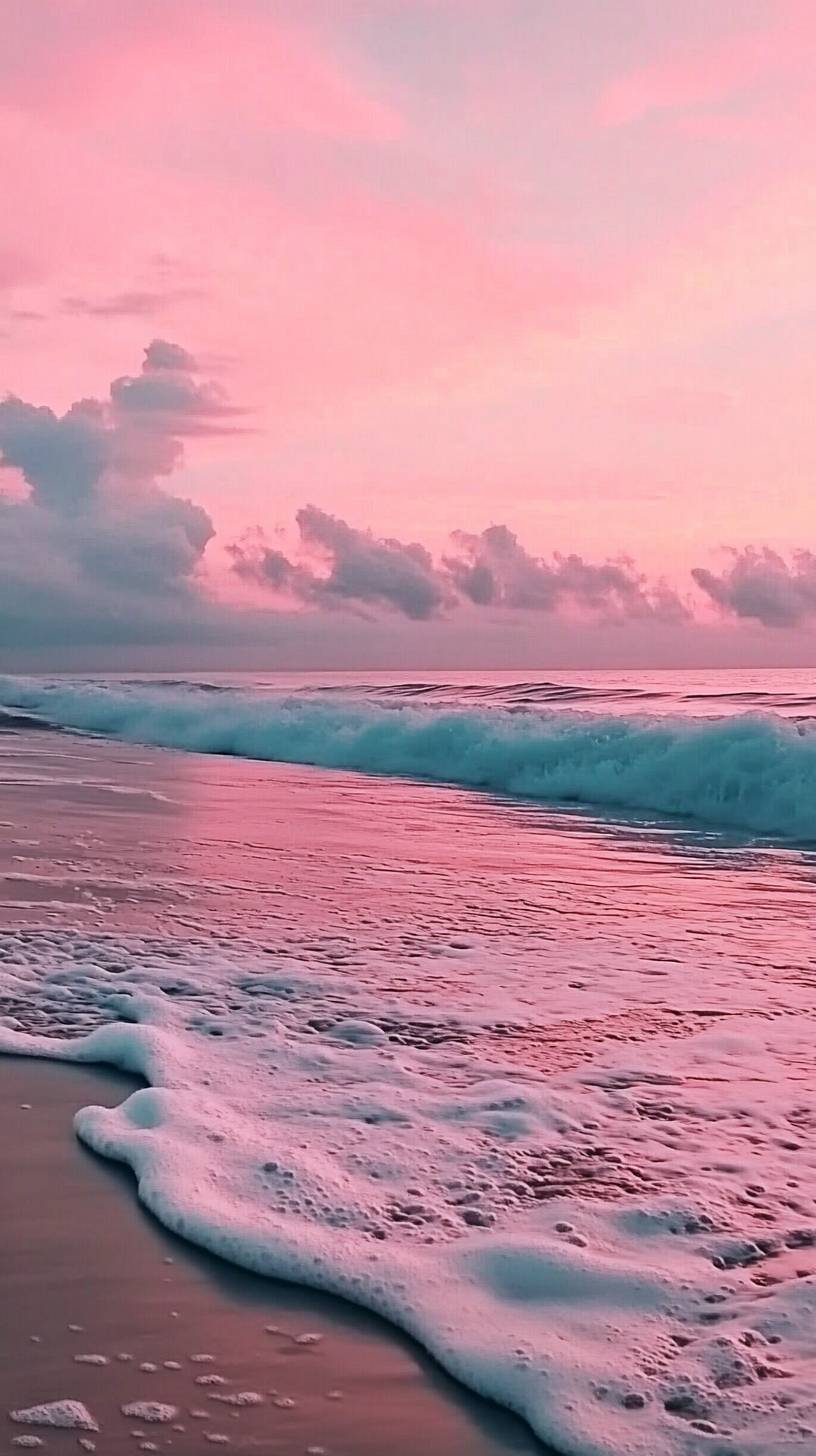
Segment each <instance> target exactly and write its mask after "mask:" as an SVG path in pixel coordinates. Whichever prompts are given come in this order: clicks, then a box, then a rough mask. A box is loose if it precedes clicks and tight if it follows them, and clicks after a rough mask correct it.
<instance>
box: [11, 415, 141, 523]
mask: <svg viewBox="0 0 816 1456" xmlns="http://www.w3.org/2000/svg"><path fill="white" fill-rule="evenodd" d="M112 452H113V433H112V431H111V429H110V428H109V426H108V425H107V423H106V420H105V416H104V408H103V406H102V405H101V404H99V403H98V402H97V401H95V400H81V401H79V402H78V403H77V404H73V405H71V408H70V409H69V410H67V411H66V413H65V414H64V415H61V416H60V415H56V414H55V413H54V411H53V410H51V409H49V408H48V407H47V406H46V405H40V406H36V405H33V404H26V403H25V401H24V400H21V399H16V398H15V397H14V396H13V395H12V396H9V397H8V398H7V399H5V400H2V401H0V461H1V462H2V463H3V464H5V465H13V466H16V467H17V469H18V470H20V471H21V472H22V474H23V476H24V478H25V480H26V481H27V482H28V484H29V485H30V486H31V490H32V493H33V495H34V497H35V499H36V500H37V501H38V502H39V503H40V504H41V505H43V506H46V507H47V508H49V509H53V510H58V511H65V510H73V509H74V508H75V507H77V506H82V505H85V504H87V503H88V501H89V500H90V498H91V496H92V495H93V492H94V489H95V487H96V486H97V484H98V482H99V480H100V478H101V476H102V474H103V473H104V471H105V470H106V469H107V467H108V465H109V464H110V462H111V458H112Z"/></svg>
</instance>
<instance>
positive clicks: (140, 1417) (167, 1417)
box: [122, 1400, 179, 1425]
mask: <svg viewBox="0 0 816 1456" xmlns="http://www.w3.org/2000/svg"><path fill="white" fill-rule="evenodd" d="M178 1413H179V1411H178V1406H176V1405H165V1404H164V1402H163V1401H160V1400H132V1401H130V1403H129V1404H128V1405H123V1406H122V1415H123V1416H131V1417H132V1418H133V1419H134V1420H136V1421H149V1422H155V1423H157V1424H159V1425H167V1424H169V1422H170V1421H174V1420H175V1419H176V1417H177V1415H178Z"/></svg>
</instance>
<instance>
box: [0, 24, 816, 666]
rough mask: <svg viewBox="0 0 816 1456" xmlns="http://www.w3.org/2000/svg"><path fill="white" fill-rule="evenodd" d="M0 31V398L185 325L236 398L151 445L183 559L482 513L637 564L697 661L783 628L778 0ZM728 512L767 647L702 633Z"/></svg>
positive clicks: (550, 547) (43, 389) (98, 371)
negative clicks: (676, 617)
mask: <svg viewBox="0 0 816 1456" xmlns="http://www.w3.org/2000/svg"><path fill="white" fill-rule="evenodd" d="M0 33H2V36H3V46H2V50H0V169H1V170H0V175H2V177H3V183H4V187H3V192H4V198H5V204H4V211H3V222H2V228H0V394H2V393H4V392H6V391H8V392H10V393H13V394H14V395H15V396H18V397H19V398H21V399H22V400H25V401H30V402H32V403H34V404H38V405H41V404H48V405H50V406H51V407H52V408H53V409H55V410H56V411H58V412H62V411H64V410H65V409H67V408H68V406H69V405H70V404H71V402H72V401H75V400H80V399H83V398H85V397H89V396H92V397H96V398H102V399H106V398H107V395H108V390H109V387H110V382H111V380H114V379H117V378H119V377H120V376H122V375H125V374H128V375H136V374H138V370H139V364H140V360H141V358H142V355H143V351H144V349H145V346H146V344H147V343H148V342H149V340H151V339H153V338H161V339H168V340H173V341H177V342H178V343H179V344H180V345H183V346H184V348H185V349H187V350H189V351H190V352H191V354H192V355H193V356H195V359H196V361H197V365H198V369H199V373H200V375H201V377H202V378H205V379H207V380H213V381H215V382H216V383H217V385H218V387H219V389H221V390H223V391H224V397H225V398H226V397H227V396H228V397H229V399H230V400H231V401H232V402H233V403H234V405H235V406H236V408H238V409H240V410H241V411H245V413H242V414H240V416H236V421H240V428H236V429H235V430H232V431H230V432H227V433H221V432H220V431H211V430H210V429H209V428H208V429H206V430H205V429H202V430H201V431H191V432H190V433H189V437H188V438H187V439H186V445H185V455H184V463H183V465H182V466H181V468H179V469H177V470H176V472H175V474H174V476H173V486H172V489H173V492H174V493H176V494H178V495H180V496H182V497H188V496H189V497H190V498H192V499H193V500H194V501H195V502H196V503H197V504H199V505H201V506H202V507H203V508H204V509H205V510H206V511H207V512H208V514H209V516H210V517H211V519H212V522H213V525H214V527H215V536H214V537H213V539H212V540H211V541H210V543H209V545H208V547H207V550H206V558H205V560H204V561H203V562H202V563H200V564H199V565H200V570H201V571H205V572H206V574H207V577H208V580H209V581H210V582H211V583H212V584H214V586H215V589H217V590H218V591H220V592H221V593H222V594H223V593H234V594H236V596H237V597H241V596H242V594H245V593H246V592H247V591H250V587H249V586H248V585H247V580H246V579H244V580H243V582H242V581H241V580H239V579H238V578H236V577H235V574H234V572H231V571H230V569H229V567H230V558H229V556H228V553H227V549H226V548H227V547H228V546H229V544H230V543H231V542H233V541H235V540H237V539H239V538H241V537H242V536H243V533H244V532H245V531H246V530H247V529H248V528H252V527H256V526H261V527H262V528H263V530H264V532H265V533H266V537H267V539H268V540H272V541H275V542H276V543H277V544H278V545H280V546H281V548H282V549H284V550H285V551H287V552H289V553H290V555H291V554H292V553H293V552H294V553H295V555H296V554H297V551H298V549H299V546H298V539H299V538H298V532H297V529H296V527H295V516H296V513H297V511H298V510H299V509H300V508H302V507H303V505H304V504H305V503H307V502H311V503H313V504H314V505H316V506H317V507H319V508H320V509H321V510H322V511H324V512H326V513H329V514H330V515H333V516H338V517H341V518H342V519H343V520H347V521H349V522H351V523H353V525H354V526H356V527H359V528H369V529H370V530H371V531H372V532H373V533H374V534H375V536H377V537H388V538H391V537H393V538H397V539H398V540H400V541H408V542H412V541H417V540H418V541H421V542H422V543H423V544H424V545H425V546H426V547H427V548H428V549H429V551H430V552H431V553H432V554H433V556H434V557H435V558H436V557H441V556H443V555H444V554H445V553H446V552H447V551H448V550H449V536H450V533H451V532H454V531H459V532H465V533H479V532H481V531H483V530H484V528H485V527H488V526H490V525H491V524H498V523H501V524H506V525H507V526H508V527H509V528H510V529H511V530H512V531H513V532H515V533H516V534H517V536H518V537H519V539H520V541H522V542H523V544H524V548H525V550H526V551H527V552H528V553H531V554H532V555H533V556H535V557H544V558H548V559H549V558H550V557H551V555H552V553H553V552H560V553H563V554H564V555H569V554H570V553H575V554H577V555H578V556H580V557H581V558H583V559H585V560H587V561H592V562H601V561H603V560H605V559H607V558H617V557H619V556H621V555H625V556H627V557H629V558H632V559H633V560H634V561H635V562H636V563H637V570H638V572H643V573H645V574H646V575H647V576H648V578H649V579H650V581H651V580H656V579H657V578H660V577H663V578H665V579H666V580H667V581H668V583H669V584H670V585H671V586H672V587H673V588H674V589H675V590H676V591H677V592H678V593H679V594H680V595H681V597H682V598H683V600H684V601H685V600H686V598H688V601H689V602H690V603H691V604H692V611H693V613H694V615H695V617H697V618H699V619H700V621H702V622H703V624H705V623H706V622H708V623H710V633H711V635H710V638H709V641H710V643H711V644H713V645H711V646H710V647H708V648H706V649H705V652H702V656H704V657H706V655H707V660H710V659H711V658H712V656H713V657H714V658H715V659H718V660H719V658H722V660H734V659H735V658H736V660H742V658H741V657H740V652H743V656H744V655H745V652H747V654H748V656H749V657H750V656H751V654H752V653H753V655H754V656H755V657H756V655H757V654H759V656H761V657H764V660H773V654H774V652H776V651H777V650H778V651H779V653H780V654H781V658H785V659H786V660H789V661H791V660H808V658H809V652H808V648H807V635H808V634H807V632H806V628H807V624H808V621H809V620H810V616H811V613H812V611H814V610H816V567H813V566H812V563H811V564H808V562H809V559H808V558H801V557H800V558H799V564H798V565H796V564H792V563H793V553H795V552H803V551H805V552H806V551H808V549H809V548H810V547H812V546H813V547H816V509H815V508H814V504H813V481H814V479H816V430H814V428H813V423H812V417H813V403H812V394H813V365H812V332H813V326H814V321H816V304H814V283H813V279H814V267H815V266H816V125H814V121H816V117H814V109H816V104H815V103H814V99H813V98H814V96H816V88H814V80H816V74H814V73H816V60H815V59H814V55H815V54H816V51H815V50H814V43H816V10H814V7H813V5H812V4H810V3H803V0H723V3H720V4H714V5H712V3H711V0H661V3H660V4H657V5H656V4H654V0H615V3H614V4H610V3H609V0H117V3H116V4H115V5H112V4H111V3H110V0H0ZM4 473H6V472H4ZM7 487H8V490H9V491H11V489H12V482H11V477H10V475H9V480H8V482H7ZM18 487H19V480H15V482H14V488H15V489H16V488H18ZM279 530H281V531H282V534H280V535H276V532H278V531H279ZM749 546H750V547H753V548H755V550H756V551H758V552H762V551H764V550H765V548H768V549H769V550H771V551H773V552H775V553H777V554H778V555H779V556H780V557H781V558H783V564H784V569H785V571H786V572H787V571H791V572H792V573H793V574H794V576H795V579H796V580H795V587H796V591H797V592H798V593H799V596H797V602H798V603H799V606H798V607H797V609H796V611H795V612H794V614H793V617H792V618H791V622H790V624H787V623H785V622H780V623H773V622H771V626H774V625H777V626H781V627H782V628H783V629H784V628H785V626H786V625H792V626H793V627H795V628H796V629H797V630H796V631H795V632H794V633H793V634H792V635H790V634H789V635H788V637H787V638H786V642H787V645H779V644H781V643H782V639H783V637H785V632H784V631H782V632H771V633H770V636H771V637H772V638H773V643H772V645H771V647H770V649H769V648H768V647H766V646H763V647H757V648H756V651H755V650H754V647H753V646H750V649H748V648H745V646H744V644H745V643H746V642H747V641H748V637H746V636H744V635H743V636H742V637H740V642H742V643H743V647H741V648H737V649H735V648H734V645H733V644H734V642H735V640H736V637H735V633H738V632H743V634H744V633H746V632H748V633H749V634H753V635H751V637H750V641H751V643H754V642H755V641H756V640H758V639H757V630H756V623H757V620H760V621H761V620H763V619H762V618H761V616H760V617H759V618H753V619H752V621H749V622H748V623H747V625H745V626H744V627H742V628H738V627H737V626H735V625H733V624H732V625H731V626H729V622H732V623H733V620H734V614H733V612H732V611H731V609H730V607H729V608H728V611H727V612H726V615H725V616H724V617H722V616H721V615H720V608H721V607H722V606H723V603H722V602H720V604H719V606H718V605H717V600H716V594H715V596H712V593H711V592H710V591H709V592H706V591H704V590H701V588H700V586H699V585H698V584H696V583H695V581H694V580H693V579H692V577H691V572H692V569H695V570H697V571H702V572H706V571H711V572H714V573H715V574H716V573H722V572H723V571H726V572H727V571H728V569H729V562H728V558H726V557H724V556H723V555H722V554H720V553H721V552H722V548H723V547H732V548H735V549H737V550H738V551H742V550H743V549H744V548H746V547H749ZM740 559H741V558H740ZM763 559H764V558H763ZM767 559H768V560H770V559H771V558H767ZM774 559H775V558H774ZM752 560H754V562H755V560H756V558H752ZM743 564H744V563H743ZM197 569H199V568H197ZM811 571H812V573H813V579H814V585H813V604H811V595H810V594H811V582H810V576H811ZM698 580H699V578H698ZM732 585H733V583H732ZM301 606H302V602H301ZM800 607H801V610H800ZM729 613H730V615H729ZM766 615H767V614H766ZM752 623H753V625H752ZM726 628H728V630H726ZM465 629H466V623H465V626H464V627H463V626H461V625H460V626H459V627H458V628H457V631H458V632H459V633H460V635H461V632H462V631H463V630H465ZM338 630H339V629H338ZM348 630H349V632H353V631H354V630H355V624H354V620H353V619H352V620H351V621H350V623H349V625H348ZM425 630H426V631H427V632H429V633H432V632H433V631H435V630H436V629H435V627H434V625H433V623H431V624H430V625H426V627H425ZM473 630H477V629H473ZM587 630H588V629H587ZM763 630H764V632H765V636H766V637H767V636H768V631H767V621H766V627H765V628H764V629H763ZM673 631H674V637H673V641H674V644H675V646H674V649H673V651H674V653H675V656H676V657H683V656H684V655H685V657H686V658H692V659H693V658H694V656H695V654H696V655H697V656H698V657H699V656H700V655H701V651H702V649H701V650H700V651H698V650H697V648H695V647H693V646H691V645H690V644H691V640H692V639H691V637H690V636H688V634H692V635H693V636H694V641H695V642H697V641H698V640H699V631H698V626H697V624H696V623H687V624H685V625H683V624H680V625H678V626H677V627H676V628H675V629H673ZM637 633H639V634H640V636H637ZM637 633H636V634H635V636H633V638H632V641H633V642H635V640H636V638H637V642H639V643H640V646H639V647H637V650H634V649H633V651H634V656H635V657H638V656H639V655H640V656H642V655H643V653H644V652H645V651H646V648H645V647H644V646H643V628H642V625H641V626H640V627H638V628H637ZM684 633H685V634H687V636H686V638H685V644H686V645H685V646H683V645H682V644H683V640H684V639H683V634H684ZM694 634H697V635H694ZM658 635H659V634H658ZM760 635H761V634H760ZM607 636H608V634H607ZM794 638H795V641H794ZM440 640H441V639H440ZM457 640H458V639H457ZM600 640H601V638H599V641H600ZM604 640H606V639H605V638H604ZM615 641H616V642H617V643H618V645H619V644H620V642H621V636H620V633H618V635H617V637H616V638H615ZM663 646H665V644H663ZM663 646H661V647H660V648H656V653H657V659H658V660H659V654H660V651H662V650H663ZM434 650H436V649H434ZM614 650H615V649H609V648H607V647H603V646H601V647H600V648H599V654H600V657H599V660H601V661H602V660H603V659H604V654H605V653H607V654H608V653H609V652H612V651H614ZM497 651H499V649H498V648H497ZM465 655H467V654H465ZM624 655H625V654H624ZM647 655H648V653H647ZM431 656H433V652H432V653H431ZM495 665H497V666H499V665H501V662H500V661H497V662H496V663H495Z"/></svg>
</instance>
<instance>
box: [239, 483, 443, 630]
mask: <svg viewBox="0 0 816 1456" xmlns="http://www.w3.org/2000/svg"><path fill="white" fill-rule="evenodd" d="M297 524H298V529H299V531H300V540H301V546H302V548H303V550H304V552H305V553H306V555H307V557H308V558H314V557H315V556H317V557H318V558H319V559H320V564H321V569H315V567H314V566H313V565H311V561H307V562H293V561H291V560H290V559H289V558H288V557H287V556H286V555H285V554H284V553H283V552H282V551H279V550H277V549H276V548H274V547H270V546H268V545H267V544H266V542H265V541H264V539H263V535H262V534H261V533H255V534H254V535H253V534H250V535H248V536H246V537H245V538H244V540H243V541H241V542H238V543H236V544H235V545H232V546H230V547H228V550H229V552H230V555H231V556H232V563H233V571H235V572H236V574H237V575H238V576H240V577H242V578H243V580H245V581H252V582H255V583H256V585H258V586H263V587H266V588H267V589H268V590H270V591H272V592H276V593H279V594H283V595H286V596H289V597H292V598H295V599H296V600H298V601H300V602H303V603H305V604H307V605H309V606H313V607H323V608H333V607H338V606H346V607H348V608H349V609H350V610H357V611H359V610H361V609H363V608H366V607H384V608H386V609H390V610H392V611H396V612H399V613H401V614H402V615H403V616H405V617H409V618H410V619H411V620H413V621H416V622H423V621H427V620H428V619H429V618H431V617H433V616H436V615H437V614H438V613H439V611H440V610H441V608H442V607H443V606H444V605H445V604H446V602H447V601H448V599H449V597H450V592H449V589H448V587H447V583H446V581H445V580H444V578H443V577H442V576H441V575H440V574H439V572H438V571H437V570H436V568H435V567H434V563H433V560H432V558H431V556H430V553H429V552H428V551H426V549H425V547H424V546H420V545H418V544H417V543H410V542H409V543H406V542H403V541H396V540H394V539H392V538H391V537H383V538H380V537H377V536H375V535H374V534H373V532H371V531H366V530H359V529H358V528H357V527H355V526H350V525H349V524H348V522H346V521H342V520H340V518H339V517H338V516H332V515H329V514H328V512H327V511H322V510H320V509H319V508H318V507H317V506H311V505H310V506H304V507H303V508H302V510H299V511H298V513H297Z"/></svg>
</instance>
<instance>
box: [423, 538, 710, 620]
mask: <svg viewBox="0 0 816 1456" xmlns="http://www.w3.org/2000/svg"><path fill="white" fill-rule="evenodd" d="M452 539H453V542H454V546H455V548H456V550H455V552H454V553H453V554H450V555H447V556H445V558H444V566H445V569H446V570H447V572H448V573H449V575H450V579H451V581H452V582H453V584H454V585H455V587H456V589H457V591H458V592H459V593H460V594H461V595H462V596H463V597H465V598H466V599H467V600H469V601H471V602H472V603H473V604H474V605H475V606H479V607H488V606H495V607H509V608H512V609H516V610H520V611H533V612H555V611H558V610H559V608H560V607H562V606H565V605H566V606H570V605H571V606H573V607H577V608H579V609H580V610H583V611H587V612H589V613H591V614H593V615H597V616H602V617H606V618H611V619H617V620H628V619H631V618H638V617H656V618H659V619H661V620H664V621H682V620H684V619H685V618H686V617H687V616H688V610H687V608H686V607H685V605H684V604H683V602H681V600H680V598H679V597H678V596H677V595H676V594H675V593H674V592H672V591H671V590H670V589H669V588H668V587H667V586H666V585H665V584H664V583H662V582H658V583H657V584H655V585H653V586H652V585H649V583H648V582H647V581H646V579H645V578H644V577H643V576H641V575H640V574H639V573H638V572H637V571H636V570H635V568H634V567H633V565H632V563H631V562H630V561H628V560H618V561H604V562H600V563H593V562H588V561H585V560H584V559H583V557H581V556H577V555H575V554H574V553H571V554H569V555H566V556H562V555H559V554H557V553H556V554H555V555H554V556H553V557H552V559H551V560H549V561H548V560H545V559H543V558H542V557H537V556H533V555H531V553H530V552H529V551H527V550H526V548H525V547H524V546H522V544H521V542H520V541H519V539H518V537H517V536H516V535H515V534H514V533H513V532H512V531H511V530H509V529H508V527H507V526H502V525H497V526H488V527H487V529H486V530H484V531H482V532H481V533H480V534H478V535H475V534H473V533H470V532H466V531H456V532H454V535H453V538H452Z"/></svg>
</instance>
